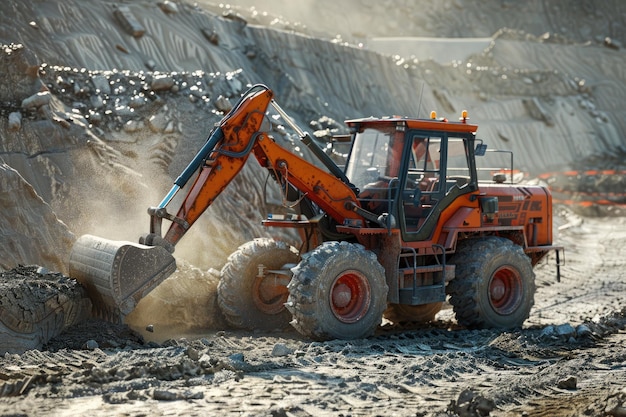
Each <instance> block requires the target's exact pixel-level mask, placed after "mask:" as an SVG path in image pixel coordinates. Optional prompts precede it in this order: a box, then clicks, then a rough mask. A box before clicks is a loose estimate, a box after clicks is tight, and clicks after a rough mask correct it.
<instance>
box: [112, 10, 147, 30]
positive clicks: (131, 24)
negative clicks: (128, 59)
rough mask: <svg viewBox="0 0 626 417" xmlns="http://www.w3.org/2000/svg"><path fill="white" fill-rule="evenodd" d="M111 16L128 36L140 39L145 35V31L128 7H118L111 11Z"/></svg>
mask: <svg viewBox="0 0 626 417" xmlns="http://www.w3.org/2000/svg"><path fill="white" fill-rule="evenodd" d="M113 15H114V16H115V18H116V19H117V21H118V22H119V24H120V25H121V26H122V28H123V29H124V30H125V31H126V32H127V33H128V34H129V35H132V36H134V37H135V38H141V37H142V36H143V35H144V33H146V29H145V28H144V27H143V26H142V25H141V23H139V21H138V20H137V18H136V17H135V15H134V14H133V12H131V10H130V8H129V7H128V6H119V7H118V8H117V9H116V10H115V11H113Z"/></svg>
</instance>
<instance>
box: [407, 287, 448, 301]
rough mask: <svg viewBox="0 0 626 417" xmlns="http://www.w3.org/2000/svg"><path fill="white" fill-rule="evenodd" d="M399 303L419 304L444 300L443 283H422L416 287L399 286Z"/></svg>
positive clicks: (444, 288) (444, 289)
mask: <svg viewBox="0 0 626 417" xmlns="http://www.w3.org/2000/svg"><path fill="white" fill-rule="evenodd" d="M399 292H400V304H409V305H413V306H414V305H420V304H429V303H437V302H439V301H445V300H446V286H445V285H444V284H435V285H424V286H421V287H416V288H400V289H399Z"/></svg>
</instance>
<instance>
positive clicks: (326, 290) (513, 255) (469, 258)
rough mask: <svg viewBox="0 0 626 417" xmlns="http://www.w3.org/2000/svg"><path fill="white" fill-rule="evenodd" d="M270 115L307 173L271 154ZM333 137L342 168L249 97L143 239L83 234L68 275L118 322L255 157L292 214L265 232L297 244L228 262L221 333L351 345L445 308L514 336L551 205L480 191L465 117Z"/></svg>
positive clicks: (278, 150)
mask: <svg viewBox="0 0 626 417" xmlns="http://www.w3.org/2000/svg"><path fill="white" fill-rule="evenodd" d="M270 106H271V107H273V109H274V110H275V111H276V112H277V113H278V114H279V115H280V116H281V117H282V118H283V119H284V120H285V122H286V123H287V124H289V125H290V126H291V127H292V128H293V129H294V130H295V131H296V132H297V133H298V135H299V136H300V138H301V140H302V142H303V143H304V144H305V145H307V147H308V148H309V149H310V150H311V152H312V153H313V154H314V155H315V156H316V157H317V158H318V159H319V160H320V162H321V163H320V164H313V163H311V162H309V161H308V160H306V159H304V158H302V157H300V156H298V155H296V154H294V153H293V152H292V151H290V150H288V149H286V148H285V147H283V146H281V145H280V144H279V143H277V141H276V140H275V139H274V137H273V136H272V133H271V124H270V123H268V111H269V108H270ZM346 124H347V126H348V128H349V129H350V132H351V139H350V142H349V143H350V152H349V154H348V157H347V162H346V164H345V166H344V167H343V168H340V167H339V166H338V165H336V164H335V162H333V160H332V158H331V157H330V156H329V155H328V154H327V153H326V152H325V151H323V150H322V149H321V148H320V147H319V146H317V145H316V143H315V141H313V140H312V139H311V137H310V136H309V135H308V134H307V133H305V132H304V131H303V130H302V129H300V128H299V127H298V126H297V125H296V124H295V123H294V122H293V121H292V120H291V119H290V118H289V116H288V115H287V114H286V113H285V112H284V111H283V110H282V108H281V107H279V106H278V104H276V102H275V101H274V100H273V92H272V91H271V90H270V89H269V88H267V87H265V86H263V85H255V86H253V87H252V88H250V89H249V90H248V91H247V92H246V93H245V94H244V95H243V96H242V98H241V99H240V101H239V102H238V103H237V105H236V106H234V107H233V109H232V110H231V111H230V112H229V113H228V114H227V115H226V116H225V117H224V118H223V119H222V120H221V122H220V123H219V124H218V125H216V127H215V128H214V129H213V131H212V132H211V134H210V136H209V138H208V139H207V141H206V143H205V144H204V146H203V147H202V148H201V149H200V151H199V152H198V153H197V154H196V156H195V157H194V159H193V160H192V161H191V162H190V163H189V165H188V166H187V168H186V169H185V170H184V171H183V172H182V173H181V175H180V176H179V177H178V178H177V179H176V181H175V182H174V185H173V187H172V189H171V190H170V192H169V193H168V194H167V195H166V196H165V198H164V199H163V200H162V201H161V203H160V204H159V205H158V206H156V207H151V208H149V209H148V213H149V215H150V232H149V233H148V234H146V235H144V236H142V237H141V238H140V239H139V243H138V244H137V243H132V242H120V241H111V240H107V239H103V238H99V237H96V236H91V235H84V236H81V237H80V238H79V239H78V240H77V241H76V243H75V245H74V247H73V249H72V253H71V255H70V275H71V276H72V277H74V278H76V279H78V280H79V281H80V282H81V283H83V284H84V285H85V286H86V287H87V289H88V292H89V294H90V297H91V299H92V301H93V304H94V306H95V309H96V310H97V313H98V314H99V315H101V316H104V317H107V318H109V319H110V320H117V321H119V320H120V319H123V317H124V316H125V315H126V314H128V313H130V312H131V311H132V310H133V308H134V307H135V305H136V304H137V302H138V301H139V300H140V299H141V298H142V297H143V296H145V295H146V294H147V293H148V292H149V291H150V290H152V289H153V288H154V287H156V286H157V285H158V284H159V283H160V282H162V281H163V280H164V279H165V278H166V277H167V276H169V275H171V274H172V273H173V272H174V271H175V269H176V262H175V260H174V257H173V256H172V253H173V252H174V248H175V246H176V244H177V243H178V242H179V240H180V239H181V238H182V237H183V236H184V235H185V233H186V232H187V231H188V230H189V229H190V228H191V227H192V226H193V225H194V223H195V222H196V221H197V220H198V218H199V217H200V215H202V213H203V212H204V211H205V210H206V209H207V208H208V207H209V206H210V205H211V203H212V202H213V201H214V200H215V199H216V198H217V197H218V196H219V194H220V193H221V192H222V191H223V190H224V189H225V188H226V187H227V186H228V185H229V183H230V182H231V181H232V180H233V178H234V177H235V176H236V175H237V174H238V173H239V172H240V171H241V169H242V168H243V166H244V164H245V163H246V160H247V159H248V157H249V156H250V155H251V154H253V155H254V156H255V157H256V159H257V160H258V162H259V163H260V165H261V166H262V167H265V168H266V169H267V170H268V171H269V174H270V175H271V176H272V177H273V178H274V179H275V180H276V182H277V183H278V185H279V186H280V187H281V189H282V190H283V192H284V193H285V195H286V196H287V197H288V199H289V200H290V201H292V202H294V204H293V206H294V207H296V208H297V210H293V213H291V214H282V215H271V214H270V215H268V218H267V219H266V220H264V221H263V224H264V225H265V226H267V227H291V228H295V229H296V230H297V231H298V232H299V236H300V237H301V240H302V243H301V244H300V245H299V247H298V248H296V247H293V246H291V245H289V244H287V243H286V242H283V241H277V240H273V239H268V238H261V239H255V240H253V241H251V242H248V243H246V244H244V245H242V246H241V247H240V248H239V249H238V250H237V251H236V252H235V253H233V254H232V255H231V256H230V257H229V258H228V262H227V263H226V265H225V266H224V267H223V269H222V271H221V277H220V282H219V284H218V294H217V296H218V303H219V306H220V308H221V310H222V312H223V313H224V316H225V317H226V319H227V321H228V322H229V323H230V324H231V325H233V326H236V327H239V328H248V329H267V330H269V329H276V328H281V327H285V326H287V325H288V323H291V324H292V325H293V326H294V327H295V328H296V329H297V330H298V331H299V332H300V333H301V334H303V335H304V336H306V337H309V338H312V339H316V340H325V339H332V338H340V339H353V338H362V337H367V336H369V335H371V334H372V333H373V332H374V331H375V330H376V328H377V327H378V326H379V325H380V323H381V321H382V319H383V317H385V318H387V319H388V320H390V321H393V322H402V321H405V322H407V321H408V322H419V323H426V322H429V321H431V320H433V319H434V317H435V314H437V312H439V310H440V309H441V308H442V304H443V302H444V301H445V300H446V298H447V297H448V299H449V302H450V304H451V305H452V307H453V309H454V312H455V315H456V319H457V321H458V323H459V324H461V325H463V326H467V327H494V328H512V327H517V326H521V325H522V323H523V322H524V321H525V320H526V318H527V317H528V315H529V312H530V309H531V307H532V305H533V302H534V293H535V275H534V271H533V266H534V265H536V264H537V263H538V262H539V261H540V260H542V259H543V258H544V257H545V256H546V255H547V254H548V253H550V252H551V251H556V259H557V262H556V264H557V277H558V273H559V272H558V271H559V250H560V249H561V248H560V247H558V246H554V245H553V244H552V198H551V195H550V192H549V191H548V190H547V189H546V188H544V187H541V186H530V185H517V184H512V183H507V182H506V178H505V176H503V175H501V174H498V175H495V176H494V177H493V179H490V180H489V181H488V182H483V181H479V180H478V168H477V165H476V158H478V157H481V156H483V155H484V154H485V151H486V145H485V144H484V143H483V142H482V141H481V140H480V139H477V138H476V131H477V126H476V125H473V124H470V123H468V119H467V114H466V112H463V114H462V117H461V119H460V120H459V121H455V122H451V121H448V120H446V119H440V118H437V116H436V114H434V113H433V114H431V118H429V119H414V118H405V117H395V116H394V117H389V118H363V119H354V120H348V121H347V122H346ZM318 165H319V166H318ZM320 166H323V167H324V168H320ZM511 171H512V167H511ZM193 177H195V179H194V182H193V183H192V185H191V186H190V187H189V188H188V192H187V194H186V196H185V197H184V200H183V202H182V204H181V205H180V207H179V208H178V210H177V212H176V213H175V214H174V213H173V212H170V211H169V210H168V207H169V205H170V203H171V202H172V199H173V198H174V196H175V195H176V194H177V193H178V192H179V191H180V190H181V189H183V187H185V185H186V184H187V183H188V181H189V180H190V179H192V178H193ZM163 220H166V221H167V222H168V223H169V227H168V228H167V231H166V232H165V234H163V229H164V228H163V226H162V224H163Z"/></svg>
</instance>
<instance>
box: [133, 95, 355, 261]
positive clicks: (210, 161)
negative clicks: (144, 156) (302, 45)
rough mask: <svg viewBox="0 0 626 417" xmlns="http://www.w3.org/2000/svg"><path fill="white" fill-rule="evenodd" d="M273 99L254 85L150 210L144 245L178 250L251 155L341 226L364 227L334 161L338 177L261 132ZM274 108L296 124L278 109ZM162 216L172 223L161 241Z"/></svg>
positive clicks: (352, 190)
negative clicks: (176, 203) (171, 208)
mask: <svg viewBox="0 0 626 417" xmlns="http://www.w3.org/2000/svg"><path fill="white" fill-rule="evenodd" d="M259 88H260V89H261V90H260V91H257V90H259ZM272 97H273V93H272V91H271V90H269V89H268V88H267V87H265V86H255V87H253V88H251V89H250V90H249V91H248V92H247V93H246V94H245V95H244V97H243V98H242V99H241V100H240V101H239V103H238V104H237V106H236V107H235V108H233V110H231V111H230V112H229V113H228V114H227V115H226V116H225V117H224V119H222V121H221V122H220V124H219V126H218V127H216V129H214V131H213V132H212V134H211V136H210V137H209V139H208V140H207V142H206V143H205V145H204V146H203V147H202V149H201V150H200V151H199V152H198V153H197V154H196V156H195V157H194V159H193V160H192V161H191V163H190V164H189V165H188V166H187V168H186V169H185V170H184V171H183V173H182V174H181V175H180V176H179V177H178V178H177V179H176V181H175V182H174V186H173V187H172V189H171V190H170V192H169V193H168V194H167V195H166V196H165V198H164V199H163V201H162V202H161V203H160V204H159V205H158V206H157V207H151V208H150V209H148V213H149V214H150V217H151V221H150V234H148V235H146V236H144V237H142V239H141V243H144V244H147V245H150V246H156V245H160V246H164V247H166V248H167V249H168V250H169V251H170V252H173V250H174V246H175V245H176V244H177V243H178V241H179V240H180V239H181V238H182V237H183V235H184V234H185V233H186V232H187V230H189V228H190V227H191V226H192V225H193V224H194V223H195V222H196V220H198V218H199V217H200V215H201V214H202V213H203V212H204V211H205V210H206V209H207V208H208V207H209V206H210V205H211V204H212V203H213V201H215V199H216V198H217V197H218V196H219V194H220V193H221V192H222V191H223V190H224V189H225V188H226V187H227V186H228V185H229V184H230V182H231V181H232V180H233V178H235V176H236V175H237V174H238V173H239V172H240V171H241V169H242V168H243V166H244V164H245V162H246V161H247V159H248V156H249V155H250V153H254V155H255V157H256V158H257V160H258V161H259V163H260V164H261V166H263V167H265V168H267V169H268V170H271V171H273V173H274V176H275V177H276V179H277V180H278V181H279V182H280V183H281V185H282V186H284V187H287V186H288V184H291V185H292V186H293V187H295V188H296V189H298V190H300V191H301V192H302V193H304V194H306V195H307V197H308V198H309V199H311V200H312V201H313V202H315V203H316V204H317V205H318V206H319V207H320V208H321V209H322V210H324V211H325V212H326V213H327V214H328V215H329V216H331V217H332V218H333V219H334V220H335V221H336V222H338V223H339V224H343V223H344V221H345V220H346V219H351V221H353V222H355V223H359V222H360V223H361V224H362V223H363V218H362V217H361V216H360V215H359V214H357V212H355V207H357V208H360V203H359V201H358V200H357V197H356V194H355V191H354V189H353V186H352V185H351V184H350V183H349V181H348V180H347V178H346V177H345V175H344V174H343V172H342V171H341V170H340V169H339V168H338V167H337V166H336V165H334V163H333V162H332V161H330V159H328V160H323V161H322V162H324V163H325V164H326V165H327V166H328V165H329V161H330V164H332V165H331V172H332V173H333V174H330V173H328V172H326V171H324V170H322V169H320V168H319V167H317V166H315V165H313V164H311V163H310V162H308V161H306V160H305V159H303V158H300V157H299V156H297V155H294V154H293V153H291V152H290V151H288V150H287V149H285V148H283V147H281V146H280V145H278V144H277V143H276V142H275V141H274V140H273V139H272V138H271V137H269V136H268V135H267V134H266V133H264V132H262V131H260V129H261V125H262V123H263V118H264V117H265V112H266V110H267V108H268V106H269V105H270V103H272V104H274V103H273V101H272ZM275 108H277V110H278V111H279V113H281V115H282V116H283V118H285V120H287V121H288V123H289V124H291V125H292V126H294V125H293V122H291V120H290V119H289V118H288V116H286V114H285V113H284V112H283V111H282V110H281V109H280V108H279V107H278V106H277V105H275ZM297 131H298V133H299V134H300V136H301V139H302V140H303V141H306V140H307V139H308V140H309V141H310V140H311V139H310V137H308V135H306V134H305V133H303V132H302V131H301V130H300V129H297ZM323 155H324V156H326V155H325V154H323ZM318 156H319V155H318ZM333 167H334V168H333ZM195 172H197V173H198V174H197V176H196V179H195V181H194V183H193V185H192V186H191V188H190V190H189V192H188V193H187V195H186V196H185V199H184V201H183V203H182V204H181V206H180V208H179V209H178V212H177V213H176V215H175V216H174V215H172V214H170V213H168V212H167V209H166V208H167V205H168V204H169V203H170V202H171V200H172V198H173V197H174V196H175V195H176V193H177V192H178V191H179V190H180V189H181V188H183V187H184V186H185V184H186V183H187V181H188V180H189V179H190V178H191V176H192V175H193V174H194V173H195ZM163 218H165V219H168V220H170V221H171V222H172V223H171V225H170V227H169V229H168V231H167V233H166V234H165V236H164V237H163V238H161V222H162V219H163Z"/></svg>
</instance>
